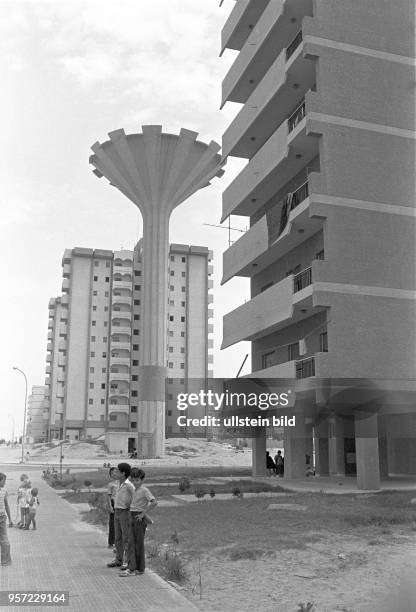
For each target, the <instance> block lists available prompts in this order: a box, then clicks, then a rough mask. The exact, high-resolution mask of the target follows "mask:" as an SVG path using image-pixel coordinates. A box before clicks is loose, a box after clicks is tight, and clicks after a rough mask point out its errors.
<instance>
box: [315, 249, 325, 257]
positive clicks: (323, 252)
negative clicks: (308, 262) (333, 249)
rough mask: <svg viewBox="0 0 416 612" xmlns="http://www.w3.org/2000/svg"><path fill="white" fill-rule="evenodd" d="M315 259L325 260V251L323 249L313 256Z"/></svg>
mask: <svg viewBox="0 0 416 612" xmlns="http://www.w3.org/2000/svg"><path fill="white" fill-rule="evenodd" d="M315 259H325V251H324V249H322V251H319V252H318V253H317V254H316V255H315Z"/></svg>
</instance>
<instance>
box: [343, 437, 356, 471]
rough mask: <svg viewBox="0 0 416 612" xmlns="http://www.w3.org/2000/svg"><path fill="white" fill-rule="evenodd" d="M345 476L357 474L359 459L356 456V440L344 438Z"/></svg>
mask: <svg viewBox="0 0 416 612" xmlns="http://www.w3.org/2000/svg"><path fill="white" fill-rule="evenodd" d="M344 462H345V475H346V476H355V475H356V474H357V458H356V454H355V438H344Z"/></svg>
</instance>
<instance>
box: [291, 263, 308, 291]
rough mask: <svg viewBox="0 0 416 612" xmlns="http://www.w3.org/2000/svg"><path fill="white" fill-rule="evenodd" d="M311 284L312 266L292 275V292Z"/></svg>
mask: <svg viewBox="0 0 416 612" xmlns="http://www.w3.org/2000/svg"><path fill="white" fill-rule="evenodd" d="M311 284H312V268H306V270H302V272H299V274H296V276H294V277H293V293H296V292H297V291H301V290H302V289H305V287H308V286H309V285H311Z"/></svg>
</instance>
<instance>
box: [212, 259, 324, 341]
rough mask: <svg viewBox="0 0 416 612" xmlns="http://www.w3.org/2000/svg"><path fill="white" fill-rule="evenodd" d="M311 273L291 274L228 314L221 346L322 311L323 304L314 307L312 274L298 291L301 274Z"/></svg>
mask: <svg viewBox="0 0 416 612" xmlns="http://www.w3.org/2000/svg"><path fill="white" fill-rule="evenodd" d="M307 274H309V272H308V271H307V270H304V271H303V272H301V273H300V274H297V275H296V276H293V275H290V276H287V277H286V278H284V279H283V280H281V281H280V282H278V283H276V284H275V285H273V286H272V287H270V288H269V289H266V290H265V291H263V292H262V293H259V294H258V295H256V296H255V297H253V298H252V299H251V300H250V301H248V302H246V303H245V304H242V305H241V306H239V307H238V308H236V309H235V310H233V311H232V312H229V313H228V314H226V315H225V317H224V319H223V342H222V345H221V348H227V347H228V346H231V345H233V344H236V343H237V342H241V341H242V340H249V341H250V340H256V339H258V338H262V337H263V336H267V335H269V334H271V333H273V332H275V331H278V330H279V329H283V328H284V327H286V326H287V325H289V324H290V325H292V324H294V323H297V322H298V321H301V320H303V319H306V318H308V317H310V316H311V315H312V314H315V313H316V312H318V311H319V310H320V309H321V307H314V306H313V303H312V292H313V284H312V276H310V283H309V285H306V282H307V281H306V280H302V287H301V288H300V289H299V290H297V291H295V282H297V283H300V282H301V281H300V279H299V278H298V277H302V279H304V278H305V279H306V277H307ZM302 275H305V276H304V277H303V276H302ZM297 286H298V285H296V287H297Z"/></svg>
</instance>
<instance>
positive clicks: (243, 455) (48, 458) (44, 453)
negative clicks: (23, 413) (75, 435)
mask: <svg viewBox="0 0 416 612" xmlns="http://www.w3.org/2000/svg"><path fill="white" fill-rule="evenodd" d="M60 452H61V451H60V447H56V448H49V449H44V448H43V447H39V448H36V449H31V451H30V461H31V462H35V461H36V462H41V463H42V462H44V463H53V462H59V458H60ZM63 455H64V460H63V465H69V464H70V462H71V461H74V460H77V459H79V460H95V461H96V462H97V463H99V462H103V463H104V462H108V461H110V462H112V463H115V462H116V461H117V460H121V459H126V458H128V456H127V455H118V454H115V453H105V452H104V451H103V448H102V446H101V445H100V444H88V443H83V442H81V443H76V444H75V443H74V444H65V445H64V446H63ZM131 463H132V465H134V464H135V462H134V461H131ZM137 463H138V464H141V461H140V460H138V462H137ZM145 465H194V466H203V465H205V466H216V465H218V466H222V465H226V466H238V465H240V466H242V467H248V466H250V465H251V450H249V449H245V450H244V451H239V452H236V451H235V450H233V449H229V448H227V447H226V446H225V445H224V444H221V443H219V442H214V441H213V442H207V440H201V439H197V438H193V439H185V438H170V439H168V440H166V442H165V455H164V457H162V458H160V459H146V460H145Z"/></svg>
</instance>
